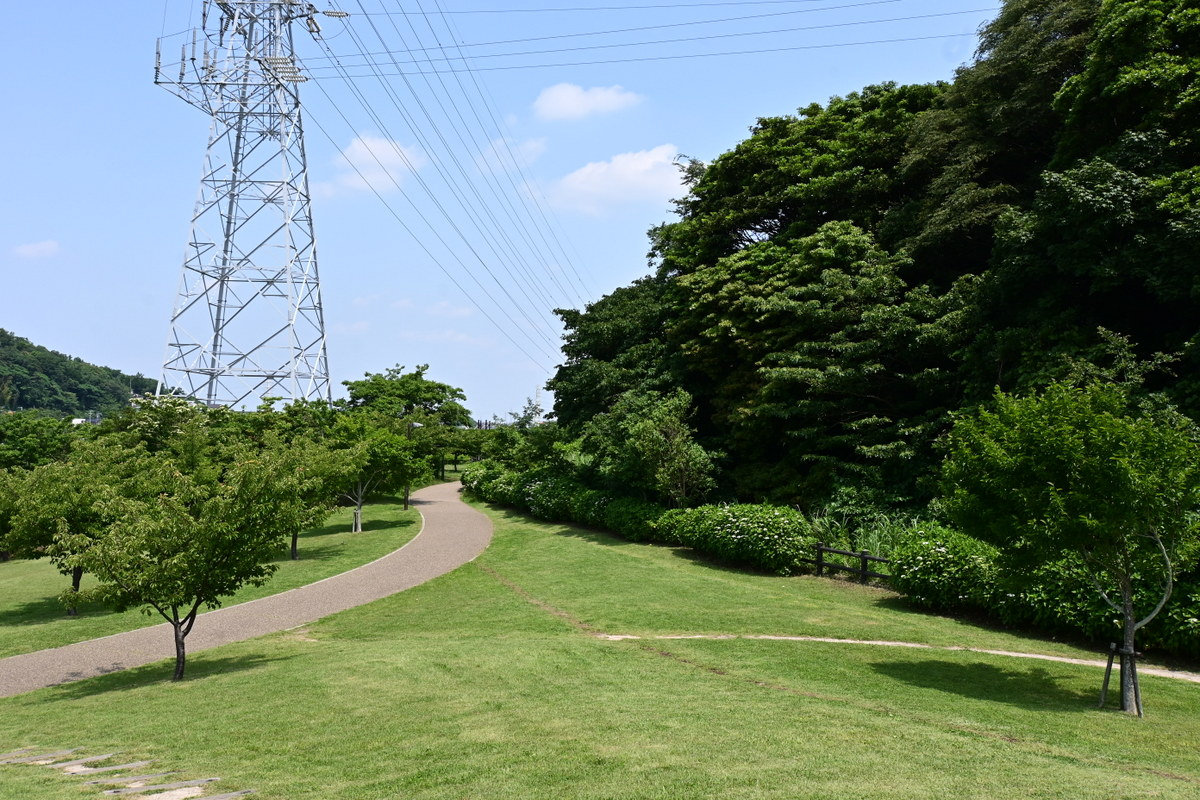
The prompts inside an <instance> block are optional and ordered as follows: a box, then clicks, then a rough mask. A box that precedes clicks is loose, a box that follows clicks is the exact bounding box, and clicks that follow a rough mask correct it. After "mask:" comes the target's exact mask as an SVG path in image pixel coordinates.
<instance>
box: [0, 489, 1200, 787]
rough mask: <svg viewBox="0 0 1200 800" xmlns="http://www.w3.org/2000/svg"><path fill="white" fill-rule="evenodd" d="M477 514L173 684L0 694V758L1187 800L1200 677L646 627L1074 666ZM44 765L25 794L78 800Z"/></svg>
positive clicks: (102, 683)
mask: <svg viewBox="0 0 1200 800" xmlns="http://www.w3.org/2000/svg"><path fill="white" fill-rule="evenodd" d="M489 513H490V514H491V516H492V518H493V520H494V522H495V524H496V535H495V539H494V542H493V545H492V547H491V548H489V550H488V551H486V552H485V553H484V554H483V555H482V556H480V558H478V559H477V560H476V561H475V562H472V563H471V564H469V565H467V566H465V567H463V568H462V569H459V570H457V571H455V572H453V573H450V574H448V575H445V576H443V577H441V578H439V579H437V580H435V581H432V582H430V583H428V584H425V585H423V586H419V587H417V588H415V589H412V590H409V591H407V592H403V593H401V594H399V595H396V596H394V597H391V598H387V599H385V600H381V601H379V602H376V603H372V604H370V605H367V606H363V607H360V608H357V609H352V610H350V611H347V612H344V613H342V614H338V615H335V616H333V617H329V618H326V619H324V620H321V621H319V622H317V623H314V624H313V625H311V626H308V627H307V628H305V629H303V630H298V631H291V632H287V633H282V634H277V635H274V636H269V637H264V638H261V639H258V640H252V641H247V642H241V643H238V644H235V645H230V646H228V647H223V648H219V649H216V650H212V651H206V652H202V653H197V654H196V655H194V656H193V657H192V659H191V661H190V662H189V675H190V676H191V677H190V678H189V679H188V680H186V681H185V682H183V683H181V684H170V683H168V682H165V681H164V680H163V678H164V677H165V675H166V674H168V670H167V668H166V667H165V666H164V665H163V664H157V665H151V666H148V667H143V668H140V669H136V670H131V671H127V672H122V673H115V674H112V675H107V676H103V677H100V678H95V679H92V680H88V681H82V682H79V683H75V684H69V685H64V686H60V687H54V688H50V689H45V690H41V691H38V692H33V693H30V694H28V695H23V696H19V697H14V698H8V699H5V700H0V750H3V749H13V748H16V747H18V746H23V745H41V746H46V747H48V748H49V747H77V746H81V747H85V748H86V749H87V750H88V751H89V752H109V751H112V750H120V751H123V753H124V754H125V755H127V756H129V755H132V756H135V757H142V756H151V757H154V758H158V759H160V760H161V762H162V763H163V764H164V766H165V768H170V769H181V770H183V771H184V777H194V778H202V777H208V776H209V775H220V776H222V778H223V780H222V782H221V789H222V791H231V790H234V789H241V788H253V789H256V790H257V793H256V795H255V796H257V797H262V798H264V800H271V799H274V800H282V799H283V798H288V799H289V800H299V799H300V798H318V797H319V798H333V799H334V800H341V799H343V798H344V799H345V800H351V798H353V800H376V799H378V800H383V798H395V797H406V798H422V799H424V800H441V799H442V798H447V799H448V798H464V797H470V798H497V799H500V798H504V799H507V798H522V799H523V800H524V799H526V798H563V797H570V798H672V800H675V799H676V798H684V797H686V798H699V797H713V798H716V797H720V798H789V800H790V799H791V798H828V797H834V796H837V797H872V798H887V799H889V800H890V799H891V798H897V799H900V798H903V799H905V800H907V799H908V798H913V799H914V800H916V799H918V798H919V799H921V800H924V798H930V797H943V796H958V797H964V798H985V797H986V798H999V799H1000V800H1005V799H1006V798H1012V799H1013V800H1016V799H1017V798H1073V799H1074V798H1096V799H1097V800H1098V799H1099V798H1141V797H1160V798H1168V797H1169V798H1182V799H1183V800H1187V799H1189V798H1200V763H1198V762H1197V760H1196V758H1195V753H1196V752H1197V749H1198V747H1200V714H1198V713H1197V711H1200V686H1196V685H1194V684H1187V683H1183V682H1179V681H1171V680H1167V679H1159V678H1153V677H1146V678H1144V687H1143V689H1144V694H1145V697H1146V704H1147V710H1148V716H1147V718H1146V719H1144V720H1137V719H1131V718H1129V717H1127V716H1125V715H1122V714H1119V713H1115V712H1111V711H1097V710H1095V709H1094V705H1095V695H1096V691H1097V689H1098V687H1099V681H1100V672H1099V671H1098V670H1095V669H1092V668H1088V667H1082V666H1075V665H1070V664H1058V663H1049V662H1035V663H1030V662H1023V661H1018V660H1015V659H1006V658H1002V657H996V656H987V655H983V654H977V653H966V652H931V651H920V650H905V649H897V648H879V647H868V646H861V645H846V644H828V643H817V642H787V641H763V640H746V639H718V640H712V639H704V640H701V639H670V640H664V639H655V638H649V637H654V636H659V635H677V634H691V633H712V634H718V633H772V634H781V635H784V634H786V635H805V634H818V635H840V636H845V637H852V638H879V639H908V640H911V641H920V642H927V643H930V644H939V643H953V644H971V645H972V646H980V647H983V646H986V647H996V648H1007V649H1028V648H1029V647H1036V648H1037V649H1040V650H1043V651H1045V652H1053V653H1061V654H1064V655H1070V654H1074V655H1079V654H1080V653H1079V652H1078V651H1074V650H1072V649H1071V648H1069V647H1067V646H1066V645H1062V644H1059V643H1054V642H1042V643H1038V642H1034V641H1032V640H1028V639H1024V638H1021V637H1013V636H1012V635H1011V634H1007V633H1005V632H1002V631H991V630H987V629H982V628H974V627H972V626H968V625H965V624H963V623H959V622H956V621H954V620H950V619H946V618H941V617H935V616H929V615H925V614H919V613H915V612H912V611H908V610H906V609H903V608H901V607H899V606H898V605H896V604H894V603H891V602H889V599H890V596H889V595H888V594H887V593H886V592H883V591H881V590H876V589H869V588H865V589H864V588H860V587H856V586H854V585H851V584H845V583H840V582H836V581H818V580H815V579H802V578H799V579H798V578H771V577H765V576H757V575H748V574H745V573H741V572H736V571H733V570H727V569H722V568H719V567H714V566H712V565H709V564H706V563H703V562H698V561H695V560H692V559H690V558H688V557H687V554H686V553H684V552H680V551H671V550H669V549H666V548H661V547H651V546H647V545H637V544H629V543H625V542H621V541H620V540H616V539H610V538H608V537H605V536H603V535H600V534H595V533H591V532H585V531H580V530H578V529H574V528H569V527H565V526H560V525H544V524H538V523H532V522H529V521H527V520H524V519H522V518H520V517H517V516H515V515H511V514H506V513H502V512H489ZM595 631H604V632H607V633H626V634H638V635H641V636H643V637H647V638H642V639H636V640H622V641H607V640H603V639H600V638H597V637H596V636H595V635H594V632H595ZM868 634H869V635H868ZM1018 643H1020V644H1022V645H1025V646H1024V647H1020V648H1018V647H1016V646H1015V645H1016V644H1018ZM21 770H24V771H26V772H28V771H30V770H36V771H37V772H39V773H40V772H41V771H42V770H41V768H34V767H24V766H11V767H0V787H4V786H7V785H8V779H9V778H10V777H13V776H15V775H16V774H17V772H18V771H21ZM22 774H24V773H22ZM57 781H58V783H57V784H56V785H55V786H52V787H50V788H49V790H46V789H44V788H43V787H40V786H39V794H38V796H39V797H42V798H45V799H46V800H60V798H68V797H70V798H78V797H79V796H80V794H79V789H78V787H77V786H76V785H75V783H74V782H72V781H71V780H69V779H67V778H57ZM5 791H6V790H5V789H0V796H5V795H4V792H5Z"/></svg>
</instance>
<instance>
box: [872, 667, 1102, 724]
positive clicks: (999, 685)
mask: <svg viewBox="0 0 1200 800" xmlns="http://www.w3.org/2000/svg"><path fill="white" fill-rule="evenodd" d="M872 667H873V668H874V669H875V671H877V672H879V673H880V674H881V675H886V676H887V677H889V678H892V679H894V680H898V681H903V682H904V683H907V684H910V685H912V686H918V687H920V688H923V689H934V690H936V691H939V692H950V693H952V694H957V695H961V696H963V697H968V698H971V699H974V700H985V701H988V702H992V703H1007V704H1009V705H1015V706H1020V707H1022V708H1027V709H1030V710H1033V711H1064V712H1066V711H1084V710H1087V709H1091V708H1095V706H1096V695H1095V694H1093V693H1090V692H1081V691H1078V690H1076V689H1070V688H1067V687H1064V686H1061V685H1059V683H1058V681H1057V680H1056V679H1055V678H1054V676H1052V675H1051V674H1050V672H1049V671H1048V670H1047V669H1046V668H1045V667H1040V666H1031V667H1027V668H1024V669H1021V668H1009V667H998V666H996V665H995V664H990V663H986V662H981V661H980V662H971V663H962V662H959V661H948V660H943V659H938V658H926V659H921V660H919V661H888V662H883V663H876V664H873V665H872ZM1098 691H1099V686H1098V685H1097V692H1098Z"/></svg>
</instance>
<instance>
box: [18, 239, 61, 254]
mask: <svg viewBox="0 0 1200 800" xmlns="http://www.w3.org/2000/svg"><path fill="white" fill-rule="evenodd" d="M57 253H58V242H56V241H54V240H53V239H47V240H46V241H44V242H30V243H29V244H19V245H17V246H16V247H14V248H13V254H14V255H16V257H17V258H49V257H50V256H53V255H56V254H57Z"/></svg>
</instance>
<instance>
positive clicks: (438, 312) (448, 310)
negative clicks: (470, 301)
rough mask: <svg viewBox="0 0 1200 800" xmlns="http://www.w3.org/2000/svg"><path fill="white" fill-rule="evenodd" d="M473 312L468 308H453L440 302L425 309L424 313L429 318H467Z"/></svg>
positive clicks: (444, 302)
mask: <svg viewBox="0 0 1200 800" xmlns="http://www.w3.org/2000/svg"><path fill="white" fill-rule="evenodd" d="M474 311H475V310H474V309H473V308H470V307H468V306H454V305H450V303H448V302H447V301H445V300H442V301H441V302H438V303H435V304H434V305H432V306H430V307H429V308H428V309H426V312H425V313H427V314H428V315H429V316H431V317H469V316H471V314H473V313H474Z"/></svg>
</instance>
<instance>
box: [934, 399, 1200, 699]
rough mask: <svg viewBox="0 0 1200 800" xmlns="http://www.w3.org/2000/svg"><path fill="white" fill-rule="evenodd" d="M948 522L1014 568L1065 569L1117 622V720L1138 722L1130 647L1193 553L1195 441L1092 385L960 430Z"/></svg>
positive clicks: (1171, 414)
mask: <svg viewBox="0 0 1200 800" xmlns="http://www.w3.org/2000/svg"><path fill="white" fill-rule="evenodd" d="M947 451H948V455H947V459H946V461H945V463H944V466H943V470H942V481H943V491H944V503H945V508H946V510H947V511H948V512H949V513H950V515H951V517H952V518H953V519H955V520H956V521H957V522H958V523H959V524H960V525H961V526H962V527H963V529H964V530H965V531H967V532H968V533H970V534H972V535H974V536H977V537H978V538H980V539H983V540H985V541H988V542H991V543H992V544H995V545H996V546H997V547H999V548H1000V549H1001V551H1002V554H1003V557H1004V558H1007V559H1009V560H1010V561H1011V562H1012V563H1013V564H1014V565H1016V566H1020V565H1022V564H1025V565H1036V564H1042V563H1046V562H1049V561H1053V560H1056V559H1060V558H1064V557H1069V558H1073V559H1075V560H1076V561H1077V563H1079V564H1080V565H1081V566H1082V567H1083V569H1085V570H1086V572H1087V574H1088V575H1089V576H1090V577H1091V579H1092V581H1093V583H1094V584H1095V586H1096V589H1097V591H1098V592H1099V593H1100V595H1101V597H1103V599H1104V600H1105V602H1107V603H1108V605H1110V606H1111V607H1112V608H1113V610H1114V611H1116V612H1117V613H1118V614H1119V615H1120V617H1121V621H1122V622H1121V630H1122V648H1121V650H1120V653H1121V708H1122V709H1123V710H1126V711H1129V712H1130V713H1137V714H1138V715H1139V716H1141V714H1142V705H1141V697H1140V692H1139V691H1138V689H1137V685H1136V669H1135V668H1134V666H1133V659H1134V637H1135V635H1136V633H1137V631H1138V630H1140V629H1141V628H1142V627H1144V626H1145V625H1146V624H1147V623H1148V622H1150V620H1152V619H1154V617H1155V615H1156V614H1158V612H1159V611H1160V610H1161V609H1162V607H1163V606H1164V605H1165V604H1166V602H1167V600H1168V598H1169V597H1170V594H1171V587H1172V585H1173V581H1174V578H1175V575H1176V574H1177V572H1178V571H1179V568H1180V560H1181V559H1183V560H1187V559H1189V558H1191V557H1194V555H1195V550H1196V549H1197V545H1198V544H1200V531H1198V529H1197V526H1196V523H1195V517H1194V516H1193V512H1194V511H1195V510H1196V509H1197V507H1198V506H1200V430H1198V428H1197V426H1196V424H1195V423H1194V422H1192V421H1191V420H1190V419H1188V418H1187V417H1184V416H1183V415H1181V414H1179V413H1178V412H1176V411H1174V410H1173V409H1171V408H1169V407H1167V406H1165V405H1162V404H1156V403H1153V402H1150V401H1142V402H1141V403H1136V402H1135V401H1133V400H1132V399H1131V397H1130V390H1129V388H1128V386H1126V385H1122V384H1117V383H1112V382H1106V381H1102V380H1098V379H1095V378H1093V379H1090V380H1088V381H1086V382H1084V383H1082V385H1079V384H1076V383H1069V382H1065V381H1062V382H1057V383H1053V384H1051V385H1050V386H1049V387H1047V388H1046V389H1045V391H1043V392H1042V393H1040V394H1038V395H1034V396H1029V397H1013V396H1010V395H1007V394H1004V393H1003V392H999V391H997V393H996V396H995V400H994V410H981V411H979V412H977V413H974V414H967V415H963V416H961V417H959V418H958V420H957V421H956V424H955V426H954V429H953V430H952V431H951V433H950V434H949V436H948V440H947Z"/></svg>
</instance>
